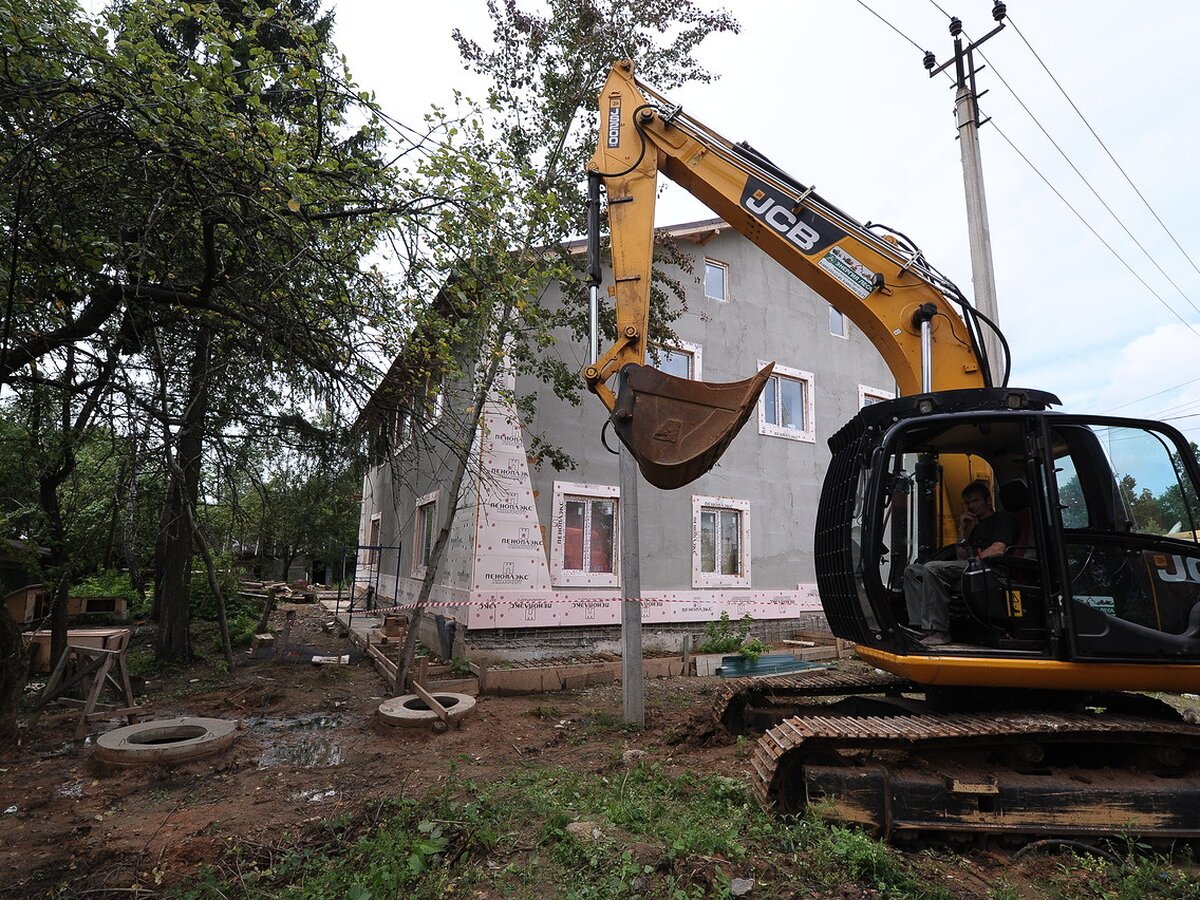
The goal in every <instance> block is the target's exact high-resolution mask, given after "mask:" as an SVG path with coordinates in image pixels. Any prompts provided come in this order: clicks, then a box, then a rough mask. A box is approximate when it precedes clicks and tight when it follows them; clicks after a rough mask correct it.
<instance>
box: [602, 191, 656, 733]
mask: <svg viewBox="0 0 1200 900" xmlns="http://www.w3.org/2000/svg"><path fill="white" fill-rule="evenodd" d="M601 280H602V279H601V270H600V176H599V175H598V174H597V173H595V172H591V173H589V174H588V287H589V288H590V300H591V302H590V318H591V323H590V324H591V334H590V335H589V339H588V362H589V363H590V364H591V365H593V366H594V365H595V364H596V360H597V359H599V357H600V326H599V308H600V299H599V288H600V282H601ZM618 377H620V376H618ZM618 460H619V461H618V464H617V468H618V482H617V483H618V484H619V485H620V497H619V501H620V502H619V503H618V509H619V510H620V517H619V520H618V523H617V535H618V538H619V541H620V544H621V557H620V565H621V596H622V597H623V598H624V599H623V600H622V601H621V689H622V692H623V693H624V699H625V721H626V722H629V723H631V724H634V725H639V726H641V725H644V724H646V690H645V685H644V684H643V681H644V679H645V676H646V670H645V666H644V665H643V663H642V602H641V600H642V556H641V549H640V547H639V545H638V502H637V485H638V466H637V460H635V459H634V458H633V454H632V453H630V452H629V448H628V447H626V446H625V444H624V443H622V444H621V452H620V456H619V458H618Z"/></svg>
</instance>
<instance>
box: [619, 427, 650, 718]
mask: <svg viewBox="0 0 1200 900" xmlns="http://www.w3.org/2000/svg"><path fill="white" fill-rule="evenodd" d="M618 468H619V470H620V485H621V524H620V526H619V529H620V530H619V532H618V533H619V535H620V538H621V596H622V597H623V598H624V599H623V600H622V601H621V689H622V692H623V694H624V699H625V721H626V722H628V723H630V724H632V725H639V726H640V725H644V724H646V689H645V685H644V684H643V680H644V679H645V677H646V669H645V665H644V664H643V663H642V555H641V548H640V547H639V546H638V502H637V491H638V464H637V460H636V459H634V458H633V454H632V453H630V452H629V448H628V447H626V446H625V445H624V444H623V443H622V444H621V456H620V460H619V462H618Z"/></svg>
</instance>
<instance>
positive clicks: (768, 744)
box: [583, 60, 1200, 840]
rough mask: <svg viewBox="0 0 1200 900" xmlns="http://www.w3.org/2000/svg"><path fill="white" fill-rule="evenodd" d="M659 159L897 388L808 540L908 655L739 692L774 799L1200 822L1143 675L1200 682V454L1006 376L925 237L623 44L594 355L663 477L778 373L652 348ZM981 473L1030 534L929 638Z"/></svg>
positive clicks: (1158, 686)
mask: <svg viewBox="0 0 1200 900" xmlns="http://www.w3.org/2000/svg"><path fill="white" fill-rule="evenodd" d="M660 173H661V174H663V175H666V176H667V177H668V178H670V179H671V180H673V181H675V182H676V183H678V184H680V185H682V186H683V187H684V188H686V189H687V190H688V191H690V192H691V193H692V194H694V195H695V196H696V197H697V198H699V199H700V200H702V201H703V202H704V203H705V204H707V205H708V206H709V207H710V208H711V209H712V210H713V211H714V212H715V213H716V214H717V215H719V216H721V217H722V218H723V219H724V220H725V221H726V222H728V223H729V224H730V225H731V226H732V227H733V228H735V229H736V230H737V231H739V232H741V233H742V234H743V235H745V237H746V238H747V239H749V240H750V241H751V242H753V243H754V244H755V245H757V246H758V247H759V248H761V249H762V250H763V251H764V252H765V253H767V254H768V255H769V256H771V257H772V258H773V259H775V260H776V261H777V262H779V263H780V264H781V265H782V266H783V267H784V268H786V269H787V270H788V271H789V272H791V273H792V274H794V275H795V276H796V277H797V278H799V279H801V280H802V281H803V282H804V283H805V284H807V285H808V286H809V287H811V288H812V289H813V290H814V291H815V292H816V293H817V294H818V295H820V296H821V297H823V298H824V299H825V300H827V301H828V302H829V303H830V304H832V305H833V306H834V307H835V308H836V309H838V310H839V311H840V312H842V313H844V314H845V315H846V316H847V317H848V318H849V319H850V320H851V321H852V322H853V323H854V324H855V325H857V326H858V328H860V329H861V330H862V331H863V332H864V333H865V334H866V335H867V336H868V337H869V339H870V340H871V341H872V343H873V344H874V346H875V347H876V348H877V349H878V351H879V352H880V354H881V355H882V356H883V358H884V360H885V361H886V362H887V364H888V365H889V367H890V368H891V370H892V372H893V373H894V375H895V379H896V383H897V385H898V386H899V388H900V392H901V396H900V397H899V398H898V399H896V400H891V401H885V402H880V403H875V404H873V405H870V406H868V407H866V408H864V409H862V410H861V411H860V412H859V413H858V414H857V415H856V416H855V417H854V418H853V419H852V420H851V421H850V422H849V423H847V424H846V425H845V426H844V427H843V428H842V429H841V430H840V431H838V432H837V433H836V434H835V435H834V436H833V437H832V438H831V439H830V442H829V443H830V447H831V449H832V453H833V456H832V460H831V462H830V465H829V470H828V473H827V475H826V478H825V482H824V485H823V488H822V492H821V499H820V504H819V508H818V512H817V522H816V538H815V564H816V574H817V587H818V590H819V593H820V598H821V603H822V605H823V607H824V610H825V614H826V617H827V618H828V621H829V625H830V628H831V629H832V631H833V633H834V634H835V635H837V636H838V637H841V638H844V639H847V640H850V641H853V642H854V643H855V644H856V645H857V652H858V655H859V656H860V657H862V658H863V659H864V660H866V661H868V662H870V663H872V664H874V665H875V666H877V667H878V668H879V669H881V670H885V671H886V672H887V673H891V674H887V675H865V676H863V675H849V674H847V675H837V674H836V673H835V674H824V675H812V676H808V677H795V678H792V679H790V680H789V679H782V680H773V681H770V682H768V681H759V682H744V683H740V684H739V685H738V687H737V688H736V689H734V690H732V691H730V692H729V694H728V696H726V697H725V699H724V701H723V708H722V709H721V710H720V714H721V716H722V717H723V719H724V721H725V724H726V725H727V726H728V727H730V728H733V729H735V730H736V729H744V728H750V727H753V726H754V725H755V724H759V725H770V726H772V727H770V728H769V730H767V731H766V733H765V734H764V735H763V737H762V738H761V739H760V741H759V743H758V745H757V747H756V750H755V753H754V756H753V765H754V770H755V772H756V776H757V780H756V785H755V788H756V790H757V791H758V793H759V795H760V798H761V799H762V800H763V802H764V803H766V804H768V805H770V806H772V807H774V808H776V809H778V810H780V811H783V812H798V811H800V810H801V809H803V808H804V807H805V806H807V805H809V804H812V803H814V802H816V801H822V802H823V803H824V804H826V806H828V805H830V804H832V809H833V812H834V814H835V815H837V816H839V817H841V818H843V819H846V820H849V821H851V822H855V823H859V824H862V825H864V826H867V827H869V828H872V829H874V830H875V831H876V832H878V833H880V834H882V835H884V836H887V837H892V838H903V837H905V836H909V837H911V836H914V835H920V834H927V833H931V832H932V833H936V832H943V833H945V832H949V833H953V834H964V833H984V834H1007V835H1014V836H1016V837H1018V838H1020V839H1022V840H1023V839H1028V838H1030V837H1038V836H1048V835H1050V836H1080V835H1102V834H1110V835H1111V834H1137V835H1141V836H1145V837H1151V838H1156V839H1168V840H1175V839H1195V838H1197V837H1200V728H1198V727H1196V726H1194V725H1192V724H1189V723H1188V722H1186V721H1184V719H1183V718H1182V717H1181V715H1180V714H1179V713H1178V712H1176V710H1175V708H1174V706H1172V705H1170V704H1168V703H1167V702H1165V701H1164V700H1162V699H1159V698H1155V697H1153V696H1151V695H1150V694H1148V693H1141V692H1155V691H1165V692H1180V691H1200V545H1198V543H1197V537H1198V529H1200V492H1198V490H1197V486H1198V485H1200V470H1198V467H1197V461H1196V458H1195V455H1194V452H1193V450H1192V449H1191V448H1190V447H1189V445H1188V444H1187V442H1186V441H1185V440H1184V439H1183V437H1182V435H1180V434H1179V433H1178V432H1177V431H1176V430H1175V429H1173V428H1171V427H1169V426H1167V425H1164V424H1160V423H1155V422H1150V421H1141V420H1130V419H1118V418H1110V417H1095V416H1080V415H1067V414H1065V413H1061V412H1055V411H1053V410H1052V409H1051V407H1052V406H1053V405H1055V404H1058V403H1059V401H1058V400H1057V398H1056V397H1054V396H1053V395H1052V394H1049V393H1045V392H1042V391H1036V390H1026V389H1017V388H1010V387H1008V384H1007V382H1008V372H1007V369H1008V362H1007V359H1005V360H1003V361H995V362H996V363H997V364H996V365H995V366H994V367H993V361H991V360H988V359H987V358H986V355H985V350H984V341H983V334H984V331H985V329H991V330H993V331H994V332H995V333H997V335H998V329H996V328H995V326H993V325H992V323H990V322H989V321H987V320H986V319H985V318H984V317H983V316H982V315H981V314H980V313H979V312H978V311H976V310H975V309H973V308H972V306H971V305H970V303H969V302H968V301H967V300H966V298H965V297H964V296H963V295H962V294H961V292H960V291H959V290H958V289H957V288H956V287H955V286H954V285H953V284H952V283H951V282H950V281H949V280H948V279H946V278H945V277H943V276H942V275H940V274H939V273H938V272H937V271H936V270H935V269H934V268H933V267H932V266H931V265H930V264H929V263H928V262H927V261H926V260H925V258H924V257H923V256H922V254H921V253H920V251H919V250H918V249H917V247H916V246H915V245H914V244H913V243H911V242H910V241H909V240H908V239H906V238H905V237H904V236H903V235H901V234H900V233H899V232H893V231H888V230H886V229H884V228H882V227H880V226H870V227H868V226H864V225H862V224H859V223H858V222H857V221H855V220H854V219H852V218H851V217H850V216H848V215H847V214H845V213H844V212H842V211H840V210H839V209H837V208H836V207H834V206H832V205H830V204H829V203H828V202H826V201H825V200H824V199H822V198H821V197H820V196H819V195H817V194H816V193H815V192H814V191H813V190H812V188H810V187H805V186H804V185H802V184H800V183H798V182H797V181H795V180H794V179H792V178H790V177H789V176H788V175H786V174H785V173H784V172H782V171H781V170H780V169H779V168H778V167H776V166H775V165H773V164H772V163H771V162H770V161H769V160H768V159H767V158H766V157H764V156H763V155H762V154H760V153H759V152H757V151H755V150H754V149H752V148H751V147H749V146H748V145H746V144H736V145H735V144H733V143H731V142H729V141H728V140H726V139H724V138H722V137H720V136H719V135H717V134H716V133H714V132H713V131H711V130H710V129H708V128H707V127H705V126H704V125H702V124H701V123H699V122H697V121H696V120H695V119H693V118H691V117H689V116H687V115H685V114H684V113H683V111H682V110H681V108H680V107H678V106H674V105H672V104H670V103H669V102H667V101H666V100H665V99H664V98H663V97H662V96H660V95H659V94H658V93H656V92H655V91H653V90H652V89H651V88H649V87H647V86H645V85H643V84H641V83H639V82H638V81H637V80H636V79H635V77H634V71H633V64H632V63H631V62H629V61H627V60H626V61H621V62H618V63H617V64H616V65H614V67H613V68H612V70H611V72H610V74H609V76H608V79H607V82H606V83H605V86H604V89H603V92H602V94H601V95H600V135H599V143H598V146H597V149H596V152H595V155H594V157H593V159H592V161H591V164H590V173H589V181H590V184H591V188H592V191H591V194H592V200H593V208H594V209H595V210H598V209H599V195H600V186H601V185H603V187H604V189H605V192H606V193H607V200H608V215H609V221H610V226H611V241H612V263H613V279H614V290H613V293H614V294H615V298H616V314H617V342H616V343H615V344H614V346H612V347H611V348H609V349H608V350H607V352H605V353H604V354H602V355H600V356H599V357H598V358H597V360H596V362H595V363H594V364H593V365H590V366H588V367H587V368H586V369H585V370H584V373H583V374H584V379H585V381H586V382H587V385H588V387H589V389H590V390H592V391H593V392H594V393H596V394H597V395H598V396H599V397H600V399H601V400H602V401H603V403H604V405H605V406H606V407H607V409H608V410H609V413H610V418H611V421H612V424H613V428H614V430H615V432H616V433H617V435H618V436H619V437H620V439H621V440H622V442H623V443H624V444H625V445H626V447H627V448H629V450H630V451H631V453H632V454H633V456H634V457H635V458H636V459H637V461H638V464H639V466H640V468H641V471H642V473H643V475H644V477H645V478H646V479H647V481H649V482H650V483H651V484H653V485H655V486H658V487H661V488H676V487H680V486H682V485H684V484H686V483H688V482H689V481H691V480H693V479H695V478H698V477H700V476H701V475H703V474H704V473H705V472H707V471H708V470H709V469H710V468H711V467H712V466H713V465H714V464H715V462H716V461H717V459H718V458H719V456H720V455H721V453H722V452H723V451H724V449H725V448H726V447H727V446H728V444H729V442H730V441H731V440H732V438H733V436H734V435H735V434H736V432H737V430H738V429H739V428H740V427H741V426H742V424H743V423H744V422H745V421H746V419H747V418H748V416H749V414H750V412H751V410H752V409H753V408H754V406H755V404H756V402H757V400H758V395H759V393H760V392H761V390H762V388H763V386H764V384H765V383H766V382H767V380H768V378H769V377H770V366H768V367H767V368H765V369H764V370H763V371H762V372H759V373H758V374H757V375H755V376H754V377H752V378H750V379H748V380H747V381H744V382H739V383H737V384H726V385H710V384H704V383H701V382H695V381H690V380H685V379H679V378H674V377H672V376H670V375H667V374H665V373H662V372H660V371H658V370H656V369H654V368H651V367H649V366H647V365H645V354H646V334H647V326H648V310H649V290H650V279H651V258H652V252H653V218H654V203H655V194H656V190H657V186H658V176H659V174H660ZM592 219H593V221H592V225H593V228H592V229H591V230H592V231H593V252H592V254H591V255H592V262H591V268H592V270H593V278H594V279H595V278H598V271H599V263H598V249H596V248H598V237H595V233H596V231H597V227H598V220H599V215H598V212H596V213H595V214H594V215H593V217H592ZM1000 343H1001V345H1002V346H1003V347H1004V351H1005V355H1006V356H1007V345H1005V344H1004V343H1003V339H1002V338H1001V340H1000ZM1000 362H1003V364H1002V365H1000V364H999V363H1000ZM993 368H994V369H995V370H997V371H999V372H1001V373H1002V375H1001V377H999V378H997V379H995V380H993V377H992V374H991V373H992V371H993ZM614 376H618V378H617V382H618V383H617V385H616V389H615V390H614V389H613V388H611V387H610V386H609V382H610V380H612V379H613V378H614ZM997 381H998V382H999V383H996V382H997ZM976 479H984V480H985V481H987V482H988V483H990V484H991V485H992V486H993V488H994V489H993V491H992V494H993V496H994V497H995V498H996V499H997V508H1001V509H1005V510H1007V511H1008V512H1009V513H1010V514H1011V515H1012V516H1013V517H1014V518H1015V519H1016V520H1017V523H1018V525H1019V527H1020V532H1021V536H1020V538H1019V539H1018V540H1017V542H1016V543H1014V544H1012V545H1011V546H1009V547H1008V548H1007V550H1006V551H1005V552H1004V554H1003V555H1001V556H999V557H994V558H991V559H988V560H986V561H984V563H986V564H984V563H973V564H972V565H971V566H969V567H968V569H967V573H966V574H965V575H964V577H963V579H962V585H961V595H962V596H961V599H959V598H958V597H957V596H956V597H955V603H956V604H957V606H956V607H954V608H952V610H951V612H952V615H953V618H952V623H951V633H952V642H951V643H949V644H947V645H945V646H937V647H934V646H928V645H927V644H924V643H922V642H921V640H920V638H921V632H919V631H917V630H916V628H915V627H914V626H915V625H916V624H917V623H914V622H909V620H908V616H907V612H906V604H905V597H904V590H903V585H904V573H905V569H906V568H907V567H909V566H910V565H912V564H914V563H922V562H924V561H926V560H928V559H930V558H932V557H935V556H937V555H938V554H945V553H947V552H950V553H953V549H954V545H955V543H956V541H958V539H959V538H960V537H961V536H960V535H959V534H957V533H956V523H957V521H958V518H959V514H960V513H961V512H962V499H961V492H962V488H963V487H964V486H966V485H967V484H968V483H969V482H971V481H972V480H976ZM1135 485H1136V487H1135ZM1155 494H1157V495H1158V501H1157V504H1156V506H1155V510H1157V511H1156V512H1155V513H1154V515H1150V514H1149V512H1148V509H1147V503H1148V500H1147V496H1150V497H1153V495H1155ZM1164 516H1166V517H1167V518H1170V519H1171V520H1172V521H1169V522H1162V521H1161V519H1162V518H1163V517H1164ZM839 696H840V697H842V698H843V699H841V700H838V701H836V702H833V701H832V698H833V697H839Z"/></svg>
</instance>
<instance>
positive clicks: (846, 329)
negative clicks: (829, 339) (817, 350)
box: [829, 303, 850, 341]
mask: <svg viewBox="0 0 1200 900" xmlns="http://www.w3.org/2000/svg"><path fill="white" fill-rule="evenodd" d="M829 312H830V313H831V314H832V313H837V314H838V315H839V316H841V317H842V333H841V334H838V333H837V332H836V331H834V330H833V327H832V325H831V327H830V329H829V333H830V334H831V335H833V336H834V337H835V338H841V339H842V340H843V341H848V340H850V319H849V318H847V316H846V314H845V313H844V312H841V311H840V310H838V309H835V308H834V305H833V304H832V303H830V304H829Z"/></svg>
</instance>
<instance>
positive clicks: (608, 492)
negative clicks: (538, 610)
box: [550, 481, 621, 587]
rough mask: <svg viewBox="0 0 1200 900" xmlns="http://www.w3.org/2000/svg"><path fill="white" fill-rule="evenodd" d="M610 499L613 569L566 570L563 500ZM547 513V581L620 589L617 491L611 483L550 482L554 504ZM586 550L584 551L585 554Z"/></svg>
mask: <svg viewBox="0 0 1200 900" xmlns="http://www.w3.org/2000/svg"><path fill="white" fill-rule="evenodd" d="M576 498H580V499H584V500H612V501H614V503H615V508H614V517H613V524H614V529H615V531H616V535H615V536H614V539H613V570H612V571H611V572H580V571H576V570H573V569H568V568H567V567H566V541H567V500H568V499H576ZM553 503H554V505H553V509H552V512H551V519H550V521H551V522H552V527H551V537H550V581H551V583H552V584H553V585H554V586H555V587H620V586H621V527H620V521H621V489H620V488H619V487H617V486H616V485H611V484H577V483H574V482H570V481H556V482H554V501H553ZM586 549H587V548H586V547H585V548H584V550H585V553H586Z"/></svg>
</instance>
